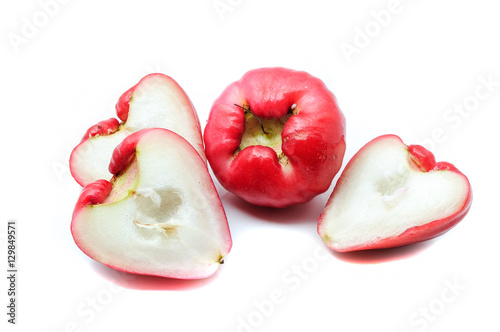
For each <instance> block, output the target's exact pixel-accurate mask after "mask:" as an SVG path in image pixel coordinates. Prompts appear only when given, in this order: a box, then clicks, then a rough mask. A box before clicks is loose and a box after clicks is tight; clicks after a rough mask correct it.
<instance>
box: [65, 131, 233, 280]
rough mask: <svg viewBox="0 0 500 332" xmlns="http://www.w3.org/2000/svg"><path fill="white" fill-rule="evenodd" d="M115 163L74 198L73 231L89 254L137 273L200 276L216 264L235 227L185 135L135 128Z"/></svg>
mask: <svg viewBox="0 0 500 332" xmlns="http://www.w3.org/2000/svg"><path fill="white" fill-rule="evenodd" d="M109 171H110V173H112V174H114V176H113V178H112V180H111V181H107V180H97V181H95V182H93V183H90V184H88V185H86V186H85V187H84V188H83V190H82V192H81V195H80V198H79V199H78V202H77V204H76V206H75V210H74V213H73V219H72V222H71V232H72V235H73V238H74V240H75V243H76V244H77V245H78V247H79V248H80V249H81V250H82V251H83V252H84V253H85V254H87V255H88V256H89V257H91V258H93V259H94V260H96V261H98V262H101V263H103V264H105V265H107V266H110V267H112V268H114V269H117V270H121V271H126V272H130V273H136V274H145V275H154V276H161V277H170V278H180V279H194V278H204V277H208V276H209V275H211V274H213V273H214V272H215V271H216V270H217V268H218V267H219V264H220V263H222V259H223V257H224V256H225V255H226V254H227V253H228V252H229V250H230V249H231V243H232V242H231V235H230V232H229V227H228V223H227V219H226V215H225V212H224V209H223V207H222V204H221V202H220V199H219V196H218V194H217V191H216V190H215V186H214V184H213V182H212V178H211V177H210V174H209V172H208V168H207V165H206V163H205V162H204V161H203V160H202V158H201V157H200V155H199V154H198V153H197V151H196V150H195V149H194V148H193V147H192V146H191V145H190V144H189V143H188V142H187V141H186V140H185V139H184V138H182V137H181V136H179V135H177V134H175V133H174V132H172V131H169V130H167V129H159V128H153V129H143V130H140V131H138V132H135V133H133V134H131V135H130V136H127V137H126V138H125V139H124V140H123V141H122V142H121V143H120V144H119V145H118V146H117V147H116V149H115V150H114V152H113V155H112V158H111V162H110V164H109Z"/></svg>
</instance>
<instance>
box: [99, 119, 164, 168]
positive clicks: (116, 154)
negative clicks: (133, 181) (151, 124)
mask: <svg viewBox="0 0 500 332" xmlns="http://www.w3.org/2000/svg"><path fill="white" fill-rule="evenodd" d="M151 130H159V129H157V128H148V129H142V130H139V131H136V132H135V133H133V134H131V135H129V136H127V137H125V138H124V139H123V141H122V142H121V143H120V144H118V146H117V147H116V148H115V149H114V150H113V155H112V157H111V161H110V163H109V168H108V170H109V172H110V173H111V174H114V175H116V174H118V172H120V171H121V170H122V169H125V167H126V166H127V165H128V164H129V162H130V160H131V159H132V158H133V157H134V156H135V148H136V147H137V143H139V141H140V140H141V138H142V137H143V136H144V135H146V134H147V133H148V132H150V131H151ZM162 130H168V129H162Z"/></svg>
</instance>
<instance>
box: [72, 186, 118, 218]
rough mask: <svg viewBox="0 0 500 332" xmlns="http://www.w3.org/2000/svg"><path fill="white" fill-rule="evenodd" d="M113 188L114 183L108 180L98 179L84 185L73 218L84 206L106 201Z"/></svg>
mask: <svg viewBox="0 0 500 332" xmlns="http://www.w3.org/2000/svg"><path fill="white" fill-rule="evenodd" d="M112 188H113V185H112V184H111V182H109V181H107V180H97V181H95V182H92V183H89V184H88V185H86V186H85V187H83V189H82V192H81V193H80V197H79V198H78V201H77V202H76V205H75V209H74V211H73V218H74V217H75V216H76V214H77V213H78V212H80V210H81V209H83V208H84V207H86V206H88V205H97V204H101V203H102V202H104V200H105V199H106V197H108V195H109V193H110V192H111V189H112Z"/></svg>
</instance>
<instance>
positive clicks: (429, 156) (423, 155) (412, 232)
mask: <svg viewBox="0 0 500 332" xmlns="http://www.w3.org/2000/svg"><path fill="white" fill-rule="evenodd" d="M387 136H393V137H397V138H398V139H399V140H401V138H399V137H398V136H396V135H382V136H379V137H377V138H375V139H374V140H372V142H373V141H375V140H377V139H381V138H384V137H387ZM401 142H402V141H401ZM368 144H370V143H368ZM407 148H408V154H409V157H410V158H411V160H412V161H414V162H415V164H416V165H418V166H419V169H420V170H421V171H422V172H435V171H450V172H455V173H457V174H460V176H463V177H464V178H465V179H466V180H467V185H468V188H469V190H468V195H467V198H466V200H465V201H464V204H463V205H462V207H461V208H460V210H459V211H457V212H456V213H454V214H452V215H450V216H448V217H446V218H443V219H438V220H434V221H431V222H429V223H427V224H425V225H422V226H417V227H412V228H409V229H407V230H406V231H405V232H403V233H402V234H400V235H397V236H392V237H389V238H385V239H381V240H379V241H376V242H372V243H367V244H365V245H360V246H354V247H350V248H345V249H343V250H337V251H339V252H350V251H358V250H369V249H385V248H393V247H401V246H406V245H410V244H414V243H418V242H422V241H427V240H430V239H433V238H435V237H438V236H440V235H443V234H444V233H446V232H447V231H449V230H450V229H451V228H453V227H454V226H456V225H457V224H458V223H459V222H460V221H461V220H462V219H463V218H464V217H465V216H466V215H467V213H468V212H469V210H470V207H471V204H472V189H471V186H470V182H469V179H468V178H467V177H466V176H465V175H464V174H463V173H462V172H460V171H459V170H458V169H457V168H456V167H455V166H454V165H453V164H450V163H448V162H445V161H441V162H436V159H435V157H434V154H433V153H432V152H431V151H429V150H427V149H426V148H424V147H423V146H421V145H409V146H407ZM355 157H356V156H354V157H353V158H355ZM346 167H348V166H346ZM320 219H321V216H320V217H319V218H318V220H320Z"/></svg>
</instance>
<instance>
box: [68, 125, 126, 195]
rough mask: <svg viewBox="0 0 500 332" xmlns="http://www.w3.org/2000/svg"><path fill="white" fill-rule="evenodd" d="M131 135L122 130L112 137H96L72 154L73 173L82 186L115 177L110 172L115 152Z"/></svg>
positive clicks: (88, 140)
mask: <svg viewBox="0 0 500 332" xmlns="http://www.w3.org/2000/svg"><path fill="white" fill-rule="evenodd" d="M128 135H129V133H128V132H127V131H126V130H123V129H122V130H120V131H117V132H115V133H114V134H111V135H106V136H94V137H90V138H88V139H87V140H86V141H84V142H83V143H81V144H80V145H78V146H77V147H76V148H75V149H74V150H73V152H72V153H71V158H70V162H71V172H72V174H73V176H75V177H77V178H78V182H79V183H80V184H82V185H85V184H88V183H91V182H94V181H95V180H99V179H105V180H109V179H111V177H112V176H113V175H112V174H111V173H110V172H109V171H108V165H109V161H110V160H111V155H112V154H113V150H114V149H115V148H116V146H117V145H118V144H120V142H121V141H123V139H124V138H125V137H127V136H128Z"/></svg>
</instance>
